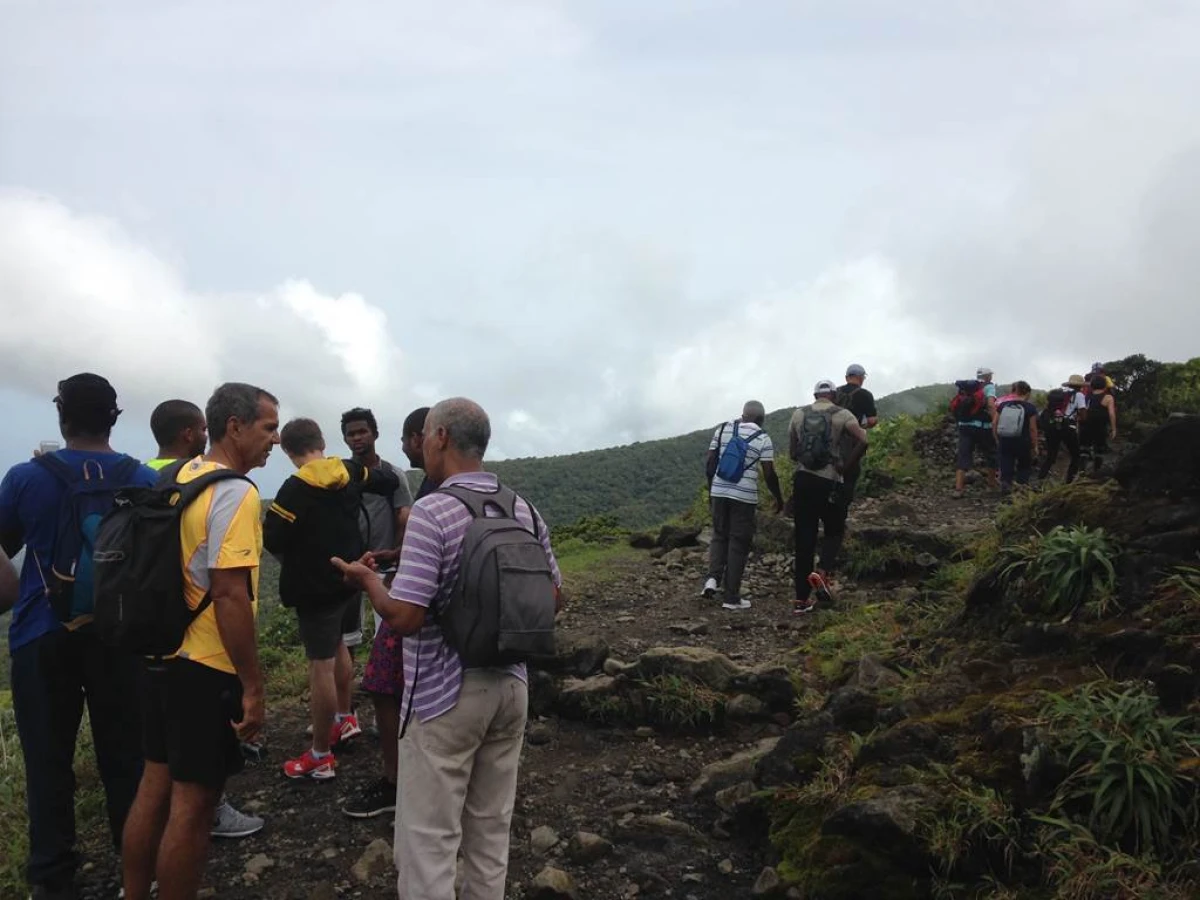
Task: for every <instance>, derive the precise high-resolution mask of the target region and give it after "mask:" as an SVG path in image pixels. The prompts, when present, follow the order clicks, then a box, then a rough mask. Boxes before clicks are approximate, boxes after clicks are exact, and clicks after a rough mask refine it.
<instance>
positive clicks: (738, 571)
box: [708, 497, 758, 601]
mask: <svg viewBox="0 0 1200 900" xmlns="http://www.w3.org/2000/svg"><path fill="white" fill-rule="evenodd" d="M757 513H758V507H757V506H756V505H755V504H753V503H743V502H742V501H740V500H730V499H729V498H728V497H713V499H712V523H713V524H712V527H713V538H712V543H711V544H709V545H708V577H709V578H715V579H717V581H718V582H723V583H724V586H725V599H726V600H731V601H732V600H737V599H738V598H739V597H741V593H742V573H743V572H744V571H745V570H746V557H747V556H749V555H750V544H751V543H752V542H753V540H754V528H755V524H756V522H755V517H756V515H757Z"/></svg>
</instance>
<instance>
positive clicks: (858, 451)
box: [842, 440, 867, 472]
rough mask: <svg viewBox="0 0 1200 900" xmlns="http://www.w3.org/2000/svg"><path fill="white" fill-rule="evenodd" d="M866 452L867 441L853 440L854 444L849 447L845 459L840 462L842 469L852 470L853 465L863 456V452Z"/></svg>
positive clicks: (845, 470)
mask: <svg viewBox="0 0 1200 900" xmlns="http://www.w3.org/2000/svg"><path fill="white" fill-rule="evenodd" d="M866 452H867V442H866V441H863V440H859V441H855V442H854V446H853V447H851V448H850V452H849V454H847V456H846V459H845V461H844V462H843V463H842V471H844V472H853V471H854V467H855V466H857V465H858V464H859V461H860V460H861V459H862V458H863V454H864V453H866Z"/></svg>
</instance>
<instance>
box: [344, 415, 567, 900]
mask: <svg viewBox="0 0 1200 900" xmlns="http://www.w3.org/2000/svg"><path fill="white" fill-rule="evenodd" d="M490 437H491V425H490V423H489V422H488V417H487V414H486V413H485V412H484V411H483V410H482V409H481V408H480V407H479V406H478V405H477V404H475V403H473V402H471V401H470V400H465V399H462V398H456V399H453V400H445V401H443V402H441V403H439V404H438V405H437V406H435V407H433V409H432V410H430V412H429V416H428V418H427V419H426V423H425V437H424V448H423V449H424V454H425V472H426V474H427V475H428V476H429V478H431V479H432V480H433V481H434V482H435V483H440V484H441V486H442V487H449V486H451V485H458V486H460V487H465V488H468V489H470V490H473V491H479V492H480V493H485V494H486V493H494V492H495V491H496V490H497V489H498V487H499V483H498V481H497V479H496V476H495V475H492V474H490V473H488V472H484V471H483V455H484V452H485V451H486V450H487V445H488V440H489V439H490ZM516 514H517V519H518V521H520V522H521V524H523V525H524V526H525V527H526V528H528V529H530V530H531V531H535V533H536V534H538V535H540V536H541V543H542V547H543V548H544V549H545V551H546V559H547V561H548V562H549V564H550V568H551V571H552V572H553V575H554V583H555V586H556V587H558V586H559V585H561V583H562V576H561V574H560V573H559V569H558V563H557V562H556V561H555V559H554V552H553V550H551V548H550V537H549V531H548V529H547V528H546V524H545V523H544V522H543V521H542V519H541V517H540V516H539V515H538V513H537V510H535V509H534V508H533V507H532V506H530V505H529V504H528V503H527V502H526V501H524V500H521V499H518V501H517V504H516ZM471 521H472V518H471V513H470V511H469V510H468V509H467V508H466V506H464V505H463V504H462V502H460V501H459V500H457V499H455V498H454V497H453V496H450V495H448V494H441V493H437V492H434V493H432V494H429V495H427V496H425V497H422V498H421V499H420V500H418V501H417V502H416V503H415V504H414V505H413V507H412V510H411V512H410V513H409V519H408V529H407V531H406V532H405V536H404V547H403V549H402V550H401V553H400V567H399V570H398V572H397V574H396V578H395V580H393V582H392V586H391V590H390V592H388V590H387V588H385V587H384V586H383V585H382V583H381V582H380V581H379V579H378V578H377V577H376V576H375V574H374V573H373V572H372V569H371V560H370V558H369V554H368V557H366V558H364V561H360V562H354V563H347V562H343V561H342V560H337V559H335V560H334V564H335V565H337V566H338V567H339V568H341V569H342V571H343V572H344V573H345V575H346V578H347V579H348V580H350V581H352V582H354V583H356V584H358V585H359V586H360V587H361V588H362V589H363V590H365V591H366V592H367V596H368V597H369V598H370V600H371V605H372V606H374V607H375V610H376V612H378V613H379V615H380V616H381V617H382V618H383V619H384V620H385V621H386V622H387V623H388V625H389V626H390V627H391V628H392V630H393V631H395V632H397V633H398V634H401V635H404V687H405V690H404V697H405V703H404V707H403V708H402V710H401V716H402V720H403V721H405V722H409V723H410V724H409V732H408V736H407V740H404V741H401V743H400V779H399V784H400V790H399V795H400V798H402V802H398V804H397V805H398V807H399V814H398V817H397V820H396V866H397V868H398V869H399V872H400V876H399V881H398V886H399V896H400V897H401V898H406V900H454V897H455V893H454V881H455V870H456V864H455V860H456V857H457V855H458V852H459V849H460V845H461V851H462V858H463V862H462V867H463V884H462V889H461V893H460V894H459V897H460V898H461V900H504V884H505V879H506V877H507V874H508V843H509V841H508V833H509V825H510V823H511V821H512V813H513V806H514V803H515V801H516V793H517V764H518V762H519V760H520V757H521V744H522V741H523V738H524V735H525V719H526V714H527V710H528V691H527V689H526V673H525V667H524V666H523V665H517V666H510V667H507V668H501V669H463V666H462V662H461V661H460V660H459V657H458V654H457V653H456V652H455V651H454V650H453V649H452V648H451V647H450V646H449V645H448V644H447V643H446V641H445V639H444V638H443V636H442V632H441V629H439V628H438V626H437V625H436V624H434V622H433V618H432V616H429V615H428V612H429V610H430V609H435V610H436V609H440V608H441V607H442V606H443V605H444V604H445V603H446V600H447V598H448V597H449V595H450V592H451V590H452V589H453V587H454V582H455V578H456V577H457V575H458V569H459V551H460V550H461V549H462V544H463V538H464V537H465V535H466V533H467V529H468V528H469V527H470V525H471ZM535 529H536V530H535Z"/></svg>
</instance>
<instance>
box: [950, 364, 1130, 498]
mask: <svg viewBox="0 0 1200 900" xmlns="http://www.w3.org/2000/svg"><path fill="white" fill-rule="evenodd" d="M956 387H957V393H956V394H955V395H954V397H953V399H952V400H951V401H950V412H951V414H952V415H953V417H954V420H955V422H956V427H957V429H958V448H957V454H956V458H955V482H954V494H953V496H954V497H955V498H956V499H961V498H962V497H963V496H964V491H965V488H966V481H967V474H968V472H970V470H971V468H972V466H973V464H974V461H975V456H976V454H977V453H978V455H979V456H980V457H981V458H982V461H983V465H982V472H983V475H984V477H985V479H986V481H987V483H988V485H989V486H990V487H992V488H994V489H999V490H1000V491H1001V492H1002V493H1008V492H1009V491H1011V490H1012V488H1013V484H1014V482H1015V483H1016V484H1019V485H1028V484H1029V482H1030V479H1031V477H1032V475H1033V471H1034V466H1035V462H1036V460H1037V457H1038V454H1039V447H1040V444H1041V443H1042V442H1043V441H1044V443H1045V456H1044V457H1043V459H1042V463H1041V468H1040V469H1039V470H1038V479H1039V480H1041V481H1044V480H1045V479H1046V478H1047V477H1049V475H1050V470H1051V468H1052V467H1053V466H1054V464H1055V462H1057V461H1058V455H1059V452H1060V451H1061V450H1062V449H1063V448H1066V451H1067V454H1068V456H1069V461H1068V464H1067V474H1066V481H1067V483H1068V484H1069V483H1070V482H1072V481H1074V480H1075V478H1076V476H1077V475H1078V474H1079V470H1080V468H1081V466H1082V465H1083V463H1084V460H1085V459H1086V460H1088V461H1090V464H1091V468H1092V470H1093V471H1098V470H1099V469H1100V467H1101V466H1102V465H1103V463H1104V456H1105V454H1106V453H1108V449H1109V442H1110V441H1112V440H1115V439H1116V437H1117V404H1116V400H1115V398H1114V397H1113V381H1112V379H1111V378H1110V377H1109V376H1108V375H1107V374H1106V373H1105V371H1104V365H1103V363H1099V362H1097V363H1094V364H1093V365H1092V369H1091V372H1090V373H1089V374H1088V376H1087V377H1086V378H1085V377H1084V376H1082V375H1072V376H1071V377H1070V378H1068V379H1067V380H1066V381H1064V382H1063V383H1062V385H1060V386H1059V387H1057V388H1054V389H1052V390H1050V391H1049V392H1048V393H1047V394H1046V404H1045V406H1044V407H1043V408H1042V409H1041V410H1039V409H1038V408H1037V406H1036V405H1034V403H1033V402H1032V401H1031V397H1032V396H1033V389H1032V388H1031V387H1030V386H1029V382H1027V381H1014V382H1013V383H1012V386H1011V389H1010V391H1009V393H1007V394H1005V395H1003V396H997V390H996V384H995V381H994V380H993V373H992V370H991V369H990V368H988V367H987V366H980V367H979V369H978V370H977V371H976V373H975V377H974V378H973V379H967V380H963V381H959V382H956Z"/></svg>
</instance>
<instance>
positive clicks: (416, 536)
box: [390, 501, 445, 609]
mask: <svg viewBox="0 0 1200 900" xmlns="http://www.w3.org/2000/svg"><path fill="white" fill-rule="evenodd" d="M433 505H434V504H433V503H430V502H428V501H423V502H421V503H417V504H415V505H414V506H413V508H412V512H410V513H409V517H408V528H407V530H406V531H405V532H404V546H403V547H402V548H401V550H400V565H399V568H398V570H397V572H396V578H395V580H393V581H392V589H391V592H390V596H391V598H392V599H393V600H400V601H402V602H404V603H412V604H413V605H414V606H423V607H425V608H426V609H428V608H429V607H430V606H431V605H432V604H433V601H434V599H435V598H436V597H437V593H438V581H439V578H440V576H441V571H442V562H443V557H444V554H445V535H444V532H443V529H442V526H441V524H440V523H439V522H438V520H437V519H436V518H435V517H434V515H433V513H432V512H431V507H432V506H433Z"/></svg>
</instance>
